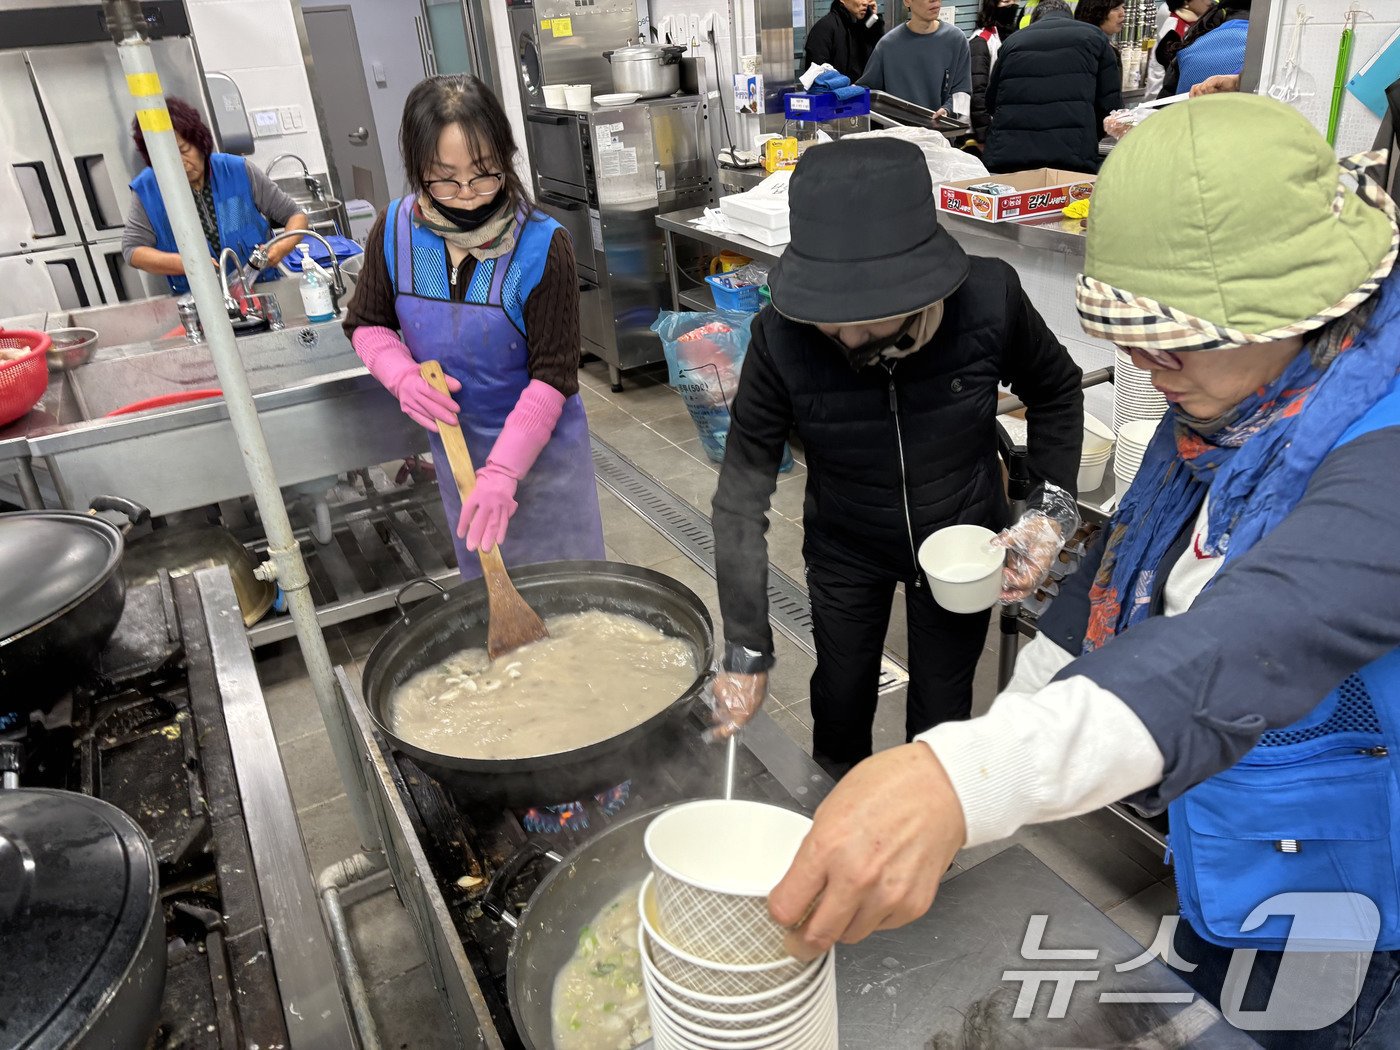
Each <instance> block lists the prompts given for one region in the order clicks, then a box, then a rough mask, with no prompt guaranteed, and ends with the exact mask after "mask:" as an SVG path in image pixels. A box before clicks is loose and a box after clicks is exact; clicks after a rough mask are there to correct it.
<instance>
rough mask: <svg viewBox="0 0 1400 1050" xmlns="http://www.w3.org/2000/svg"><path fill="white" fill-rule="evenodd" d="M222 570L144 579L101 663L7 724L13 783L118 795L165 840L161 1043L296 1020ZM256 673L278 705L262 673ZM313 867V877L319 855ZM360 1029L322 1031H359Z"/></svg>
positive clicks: (2, 742) (274, 1028)
mask: <svg viewBox="0 0 1400 1050" xmlns="http://www.w3.org/2000/svg"><path fill="white" fill-rule="evenodd" d="M217 572H218V574H219V576H221V577H222V580H213V581H211V580H209V579H204V577H205V576H206V574H204V573H201V574H200V577H201V579H200V580H199V581H198V582H197V581H196V579H194V578H189V577H186V578H181V579H177V580H175V581H171V580H170V579H169V578H168V577H167V576H165V574H164V573H162V574H161V577H160V579H158V580H157V581H155V582H153V583H150V584H147V585H144V586H141V587H136V588H131V589H130V590H129V591H128V594H127V598H126V604H125V606H124V610H123V614H122V619H121V621H120V623H119V624H118V626H117V629H116V632H115V634H114V635H113V637H112V638H111V640H110V642H109V643H108V645H107V647H106V649H105V650H104V651H103V653H102V656H101V659H100V661H99V664H98V669H97V673H96V674H95V675H93V676H92V677H91V678H90V679H89V680H88V681H86V682H84V683H82V684H80V685H79V686H77V687H75V688H74V689H73V691H72V692H71V693H70V694H69V695H67V696H65V697H64V698H63V699H62V700H61V701H60V702H59V703H58V704H57V705H55V706H54V708H53V709H52V710H51V711H50V712H48V713H47V714H44V715H40V714H39V713H37V712H36V713H35V714H33V715H31V716H30V717H29V719H28V720H19V719H16V720H12V724H10V725H8V726H6V727H0V769H8V770H9V771H10V772H11V773H12V774H17V777H15V776H13V775H12V776H11V777H9V778H7V785H8V784H10V783H12V782H13V781H14V780H15V779H17V780H18V783H19V784H20V785H21V786H23V787H36V788H37V787H44V788H54V789H60V790H64V791H72V792H79V793H81V794H85V795H90V796H93V797H95V798H99V799H102V800H104V801H106V802H108V803H110V804H112V805H114V806H116V807H117V808H118V809H121V810H122V811H123V812H125V813H126V814H127V815H128V816H130V817H131V818H132V819H133V820H135V822H136V823H137V824H138V825H139V826H140V827H141V829H142V831H144V832H145V834H146V836H147V838H148V839H149V840H150V842H151V845H152V847H153V848H154V852H155V856H156V859H157V861H158V865H159V881H160V900H161V905H162V909H163V913H164V919H165V933H166V938H165V939H166V951H167V963H168V965H167V975H166V981H165V991H164V998H163V1001H162V1004H161V1014H160V1026H159V1028H158V1030H157V1032H156V1033H155V1036H154V1039H153V1041H152V1042H151V1044H150V1047H149V1048H148V1050H163V1048H172V1050H173V1048H177V1047H179V1048H195V1047H198V1048H201V1050H204V1048H209V1050H222V1048H229V1050H233V1048H240V1050H245V1048H248V1047H253V1046H257V1047H261V1048H263V1050H275V1048H278V1047H288V1046H291V1045H293V1040H294V1038H295V1035H296V1033H295V1031H292V1030H291V1028H289V1018H292V1017H294V1016H295V1015H294V1014H291V1013H290V1012H289V1011H288V1010H287V1009H286V1007H287V1005H288V996H287V989H285V988H283V987H281V986H279V983H278V981H279V972H278V967H277V965H276V962H277V955H276V952H275V950H274V944H273V941H274V940H275V939H276V936H275V935H270V933H269V930H270V927H271V926H272V925H273V924H274V923H275V922H276V921H278V916H277V915H276V914H270V910H269V908H267V907H265V904H264V902H265V900H268V899H276V898H272V897H270V895H269V888H270V885H271V883H270V882H269V881H268V877H267V876H268V868H269V867H270V866H269V865H265V864H263V865H260V864H259V863H258V860H259V857H258V856H257V855H256V851H255V849H254V840H255V839H256V838H257V836H256V835H250V829H249V826H248V820H247V816H246V812H245V799H244V797H243V794H242V792H241V791H240V776H239V774H240V772H241V770H240V769H239V768H238V765H237V763H236V761H235V754H234V748H233V746H232V742H231V741H230V737H229V730H228V722H227V720H226V717H225V701H224V694H223V689H222V688H221V684H222V685H223V686H227V685H229V684H230V682H231V676H229V675H228V674H226V673H221V669H220V668H218V667H216V660H215V653H214V649H215V645H214V641H215V639H214V636H215V632H216V631H223V632H225V633H227V634H229V638H230V639H232V640H233V641H234V642H235V643H237V644H241V645H242V646H243V647H244V650H245V652H246V645H247V643H246V639H245V638H244V637H243V632H242V624H241V619H240V618H237V617H233V618H232V619H234V621H235V622H236V623H237V630H236V631H233V632H229V631H228V629H227V627H226V626H225V625H226V624H227V622H228V621H229V620H230V617H229V616H227V615H226V613H227V610H223V612H224V613H225V615H206V612H205V610H206V606H207V605H208V604H209V598H208V595H207V594H205V593H203V592H204V591H205V590H206V585H208V584H209V583H211V582H213V583H214V584H215V586H214V588H213V590H214V591H215V592H217V593H219V594H222V590H221V589H220V587H219V586H218V584H219V583H220V582H222V583H223V584H224V585H225V588H226V590H227V594H228V596H229V597H231V595H232V585H231V581H229V580H228V577H227V573H226V571H224V570H218V571H217ZM212 573H213V571H212V570H211V574H212ZM234 612H236V606H234ZM223 640H224V641H228V640H229V639H223ZM248 666H249V668H251V658H249V665H248ZM252 684H253V686H254V690H253V694H252V695H253V696H254V697H255V698H256V701H257V706H259V707H262V706H263V705H262V696H261V693H260V692H259V691H257V690H256V678H255V677H254V678H253V679H252ZM263 717H264V718H265V717H266V716H265V713H264V716H263ZM270 731H271V730H270V726H268V732H269V734H270ZM273 753H274V754H275V747H274V749H273ZM278 770H279V772H280V765H279V766H278ZM283 788H284V790H285V781H284V782H283ZM288 801H289V796H288ZM287 816H288V817H289V818H290V819H291V820H292V821H294V820H295V814H294V812H292V811H290V810H289V812H288V813H287ZM293 827H295V824H294V823H293ZM298 845H300V843H299V842H298ZM302 856H303V862H302V866H303V869H305V860H304V854H302ZM303 874H304V876H305V878H304V884H305V887H306V888H308V889H309V888H310V873H309V870H304V872H303ZM312 906H313V908H314V899H313V901H312ZM314 934H316V935H319V937H320V940H321V943H322V946H323V947H324V948H325V951H324V953H323V954H324V961H325V971H324V973H323V974H322V979H323V980H329V982H330V983H331V985H332V986H333V987H334V985H335V969H334V966H333V964H332V962H331V956H330V952H329V948H328V944H327V942H326V941H325V935H324V932H323V931H321V930H319V929H317V930H316V931H314ZM280 976H282V977H283V978H284V983H285V977H286V975H285V974H283V975H280ZM337 995H338V991H337ZM332 1012H333V1011H332ZM293 1027H294V1025H293ZM345 1031H346V1033H347V1037H346V1038H344V1039H340V1037H337V1039H339V1042H338V1043H336V1042H325V1043H322V1044H321V1045H324V1046H333V1045H338V1046H351V1045H353V1044H352V1043H351V1042H349V1040H348V1029H345ZM298 1045H301V1044H300V1043H298Z"/></svg>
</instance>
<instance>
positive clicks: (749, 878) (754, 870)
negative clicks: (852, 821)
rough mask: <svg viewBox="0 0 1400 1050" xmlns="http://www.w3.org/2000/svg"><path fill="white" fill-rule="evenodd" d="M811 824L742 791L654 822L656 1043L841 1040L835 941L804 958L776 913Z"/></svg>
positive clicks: (717, 1049) (708, 1047) (745, 1048)
mask: <svg viewBox="0 0 1400 1050" xmlns="http://www.w3.org/2000/svg"><path fill="white" fill-rule="evenodd" d="M811 826H812V822H811V821H810V820H809V819H808V818H806V817H804V816H803V815H802V814H800V813H794V812H792V811H790V810H786V809H782V808H780V807H778V806H769V805H765V804H763V803H761V802H746V801H741V800H737V799H736V800H733V801H723V800H719V799H713V800H706V801H702V802H688V803H685V804H683V805H680V806H676V807H674V808H672V809H669V810H667V811H666V812H665V813H662V814H661V815H660V816H658V817H657V818H656V819H655V820H653V821H652V822H651V826H650V827H648V828H647V832H646V839H645V842H646V851H647V856H648V857H649V858H650V859H651V864H652V874H651V875H649V876H648V877H647V879H646V881H645V882H643V883H642V887H641V890H640V891H639V892H638V895H637V909H638V911H639V913H640V915H641V937H640V940H641V945H642V974H643V978H644V983H645V986H646V995H647V1008H648V1010H649V1011H650V1014H651V1028H652V1038H653V1041H654V1043H655V1046H656V1050H837V1048H838V1046H839V1038H838V1034H837V1017H836V955H835V950H834V949H833V950H832V951H830V952H827V953H826V954H825V955H823V956H821V957H820V958H818V959H816V960H814V961H812V962H810V963H803V962H800V961H799V960H797V959H795V958H793V957H792V956H790V955H788V954H787V953H786V951H785V949H784V948H783V930H782V928H781V927H780V926H778V925H777V924H776V923H775V922H773V920H772V919H771V918H770V917H769V915H768V903H767V902H768V893H769V891H770V890H772V888H773V887H774V886H775V885H777V883H778V881H779V880H780V879H781V878H782V877H783V875H784V874H785V873H786V871H787V869H788V867H789V866H790V865H791V863H792V858H793V857H794V856H795V855H796V854H797V849H798V847H799V846H800V845H801V844H802V840H803V838H805V837H806V835H807V832H808V831H809V830H810V829H811Z"/></svg>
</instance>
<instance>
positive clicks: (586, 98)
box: [564, 84, 593, 109]
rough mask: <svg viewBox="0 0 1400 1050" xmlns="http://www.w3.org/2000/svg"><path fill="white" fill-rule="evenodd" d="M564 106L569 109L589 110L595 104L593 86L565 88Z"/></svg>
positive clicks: (577, 85)
mask: <svg viewBox="0 0 1400 1050" xmlns="http://www.w3.org/2000/svg"><path fill="white" fill-rule="evenodd" d="M564 104H565V105H566V106H568V108H569V109H588V107H589V106H591V105H592V104H593V85H592V84H568V85H566V86H565V87H564Z"/></svg>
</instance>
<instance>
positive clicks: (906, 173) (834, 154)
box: [768, 138, 971, 324]
mask: <svg viewBox="0 0 1400 1050" xmlns="http://www.w3.org/2000/svg"><path fill="white" fill-rule="evenodd" d="M788 205H789V212H790V222H791V226H792V241H791V243H790V244H789V245H788V247H787V250H786V251H784V252H783V254H782V257H781V258H780V259H779V260H778V262H777V265H776V266H774V267H773V270H772V272H771V273H769V275H768V287H769V291H770V293H771V295H772V299H773V308H774V309H775V310H777V311H778V313H780V314H782V315H783V316H784V317H787V318H789V319H791V320H793V321H799V322H802V323H804V324H861V323H864V322H869V321H883V320H887V319H888V318H892V317H901V316H903V315H905V314H912V313H916V312H918V311H919V310H923V309H925V308H926V307H929V306H932V305H933V304H934V303H936V302H938V301H939V300H942V299H946V298H947V297H948V296H950V295H952V294H953V293H954V292H955V291H957V290H958V287H959V286H960V285H961V284H962V283H963V281H965V280H966V279H967V274H968V270H969V269H970V267H971V264H970V263H969V262H968V258H967V254H966V253H965V252H964V251H963V250H962V246H961V245H959V244H958V242H957V241H955V240H954V239H953V238H952V236H951V235H950V234H949V233H948V231H947V230H945V229H943V228H942V227H940V226H939V225H938V211H937V209H936V208H935V206H934V199H933V180H932V179H930V178H929V172H928V165H927V164H926V162H925V161H924V154H923V151H922V150H921V149H919V147H918V146H916V145H914V144H913V143H912V142H905V141H903V140H900V139H890V138H873V139H840V140H838V141H836V142H831V143H828V144H826V145H821V146H813V147H811V148H810V149H808V150H807V152H805V153H804V154H803V155H802V161H801V163H800V164H798V166H797V170H796V171H794V172H793V173H792V182H791V184H790V185H789V187H788Z"/></svg>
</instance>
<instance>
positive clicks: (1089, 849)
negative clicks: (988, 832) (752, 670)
mask: <svg viewBox="0 0 1400 1050" xmlns="http://www.w3.org/2000/svg"><path fill="white" fill-rule="evenodd" d="M1019 837H1020V839H1021V842H1022V844H1023V845H1024V846H1025V847H1026V848H1027V849H1029V850H1030V851H1031V852H1032V853H1034V854H1035V855H1036V856H1037V857H1039V858H1040V859H1041V860H1042V861H1044V862H1045V863H1046V864H1048V865H1049V866H1050V867H1051V868H1052V869H1053V870H1054V872H1055V874H1057V875H1059V876H1060V878H1062V879H1064V880H1065V881H1066V882H1068V883H1069V884H1070V885H1071V886H1073V887H1074V888H1075V889H1076V890H1078V891H1079V892H1080V893H1081V894H1083V895H1084V897H1085V898H1086V899H1087V900H1088V901H1089V903H1090V904H1092V905H1093V906H1094V907H1096V908H1098V909H1099V910H1100V911H1107V910H1108V909H1109V908H1112V907H1115V906H1117V905H1119V904H1122V903H1123V902H1124V901H1125V900H1127V899H1128V898H1129V897H1133V896H1135V895H1136V894H1138V893H1141V892H1142V891H1143V890H1145V889H1147V887H1148V886H1150V885H1151V884H1152V883H1154V882H1156V881H1157V876H1156V875H1154V874H1150V873H1149V872H1147V871H1146V870H1145V869H1144V868H1143V867H1142V865H1140V864H1138V863H1136V862H1135V861H1133V860H1132V859H1130V858H1129V857H1128V856H1126V855H1125V854H1123V853H1120V852H1119V851H1118V849H1117V848H1116V847H1114V846H1113V845H1112V844H1111V843H1109V842H1108V840H1106V839H1105V838H1104V837H1103V836H1102V835H1100V834H1099V833H1098V832H1096V831H1094V830H1093V829H1092V828H1090V827H1088V826H1087V825H1085V824H1084V823H1083V822H1082V821H1079V820H1062V821H1057V822H1056V823H1054V824H1037V825H1035V826H1033V827H1028V828H1023V829H1022V830H1021V832H1020V836H1019Z"/></svg>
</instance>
